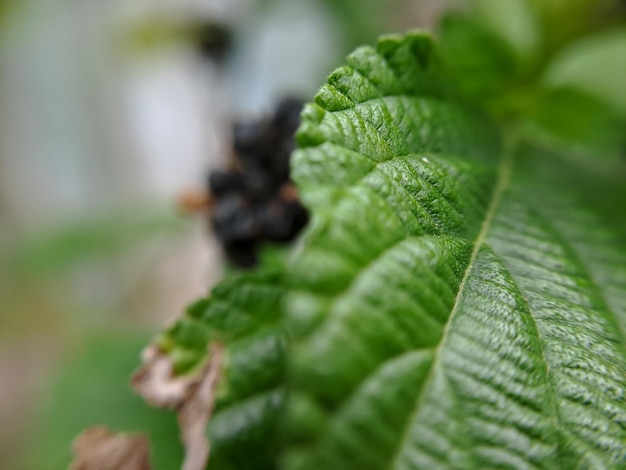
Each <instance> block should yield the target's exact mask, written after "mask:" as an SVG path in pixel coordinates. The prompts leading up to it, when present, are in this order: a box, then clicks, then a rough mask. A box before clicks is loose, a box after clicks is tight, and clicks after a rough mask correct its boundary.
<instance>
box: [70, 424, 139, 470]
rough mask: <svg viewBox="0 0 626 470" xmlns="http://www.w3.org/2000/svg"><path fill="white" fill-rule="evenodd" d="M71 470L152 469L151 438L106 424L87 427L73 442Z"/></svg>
mask: <svg viewBox="0 0 626 470" xmlns="http://www.w3.org/2000/svg"><path fill="white" fill-rule="evenodd" d="M72 450H73V452H74V461H73V462H72V465H71V466H70V470H150V468H151V466H150V454H149V446H148V439H147V438H146V436H144V435H141V434H123V433H114V432H111V431H110V430H109V429H108V428H107V427H106V426H93V427H90V428H87V429H85V430H84V431H83V432H82V433H81V434H80V435H79V436H78V437H77V438H76V439H75V440H74V443H73V445H72Z"/></svg>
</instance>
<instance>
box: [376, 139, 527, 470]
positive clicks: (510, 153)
mask: <svg viewBox="0 0 626 470" xmlns="http://www.w3.org/2000/svg"><path fill="white" fill-rule="evenodd" d="M518 146H519V137H518V133H517V132H516V131H515V130H511V131H509V133H507V134H505V135H504V137H503V147H502V157H501V158H500V164H499V168H498V176H497V179H496V184H495V186H494V189H493V193H492V195H491V198H490V201H489V206H488V207H487V211H486V212H485V217H484V219H483V221H482V224H481V228H480V232H479V233H478V236H477V237H476V240H475V241H474V248H473V250H472V253H471V255H470V259H469V262H468V264H467V268H466V269H465V272H464V273H463V278H462V279H461V283H460V284H459V291H458V292H457V295H456V297H455V299H454V304H453V306H452V310H451V311H450V316H449V317H448V321H447V322H446V324H445V326H444V329H443V332H442V335H441V339H440V341H439V344H438V345H437V346H436V347H435V348H434V350H433V351H434V360H433V363H432V365H431V366H430V369H429V371H428V375H427V376H426V378H425V380H424V382H423V385H422V387H421V389H420V392H419V394H418V396H417V399H416V404H415V406H414V408H413V413H412V414H411V415H410V416H409V418H408V419H407V421H406V424H405V425H404V431H403V435H402V437H401V439H400V441H399V444H398V447H397V449H396V451H395V453H394V455H393V457H392V458H391V460H390V466H389V469H390V470H392V469H394V468H396V464H397V460H398V458H399V456H400V455H401V452H402V449H404V447H405V445H406V441H407V439H408V437H409V432H410V429H411V427H410V426H411V423H412V422H413V420H414V418H415V416H416V415H417V413H419V410H420V409H421V407H422V400H423V399H424V396H425V391H426V390H427V389H428V388H429V387H430V385H431V382H432V380H433V377H434V371H435V370H436V369H437V368H438V367H440V365H441V351H442V349H443V345H444V344H445V342H446V338H447V336H448V333H449V330H450V325H451V324H452V320H453V318H454V315H455V313H456V311H457V309H458V306H459V305H460V303H461V300H462V299H463V293H464V289H465V285H466V283H467V279H468V277H469V274H470V273H471V271H472V268H473V266H474V263H475V262H476V257H477V256H478V252H479V251H480V248H481V247H482V245H483V244H484V242H485V240H486V238H487V234H488V232H489V229H490V227H491V224H492V222H493V219H494V216H495V214H496V211H497V210H498V207H499V206H500V202H501V201H502V196H503V194H504V192H505V191H506V189H507V188H508V186H509V183H510V181H511V174H512V170H513V165H514V163H515V153H516V151H517V149H518Z"/></svg>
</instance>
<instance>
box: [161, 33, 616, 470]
mask: <svg viewBox="0 0 626 470" xmlns="http://www.w3.org/2000/svg"><path fill="white" fill-rule="evenodd" d="M441 68H442V66H441V65H440V62H439V60H438V58H437V52H436V50H434V49H433V43H432V41H431V39H430V38H429V37H428V36H426V35H424V34H422V33H419V32H418V33H410V34H408V35H407V36H403V37H401V36H388V37H385V38H383V39H381V41H380V42H379V43H378V46H377V47H376V48H369V47H365V48H360V49H358V50H357V51H356V52H355V53H353V54H352V55H351V56H350V57H349V58H348V61H347V65H346V67H343V68H340V69H339V70H337V71H336V72H334V73H333V74H332V75H331V76H330V79H329V83H328V84H327V85H325V86H324V87H322V89H321V90H320V92H319V93H318V95H317V96H316V99H315V103H313V104H311V105H308V107H307V108H306V109H305V111H304V113H303V124H302V127H301V129H300V131H299V134H298V142H299V145H300V148H301V149H300V150H298V151H297V152H296V153H295V155H294V161H293V177H294V179H295V181H296V182H297V184H298V187H299V189H300V194H301V197H302V199H303V201H304V203H305V204H306V205H307V206H308V207H309V208H310V209H311V211H312V222H311V224H310V227H309V229H308V231H307V233H306V235H305V236H304V238H303V240H302V242H301V245H300V246H299V247H298V249H297V251H296V253H295V254H294V257H293V259H292V262H291V263H290V264H289V267H288V268H287V269H286V270H285V272H284V273H281V274H279V275H278V276H277V277H276V278H275V279H274V280H273V281H270V282H269V285H271V288H270V289H269V290H268V289H266V288H265V287H263V288H260V290H259V289H256V288H255V289H253V290H250V289H249V288H248V287H247V286H248V284H247V283H246V282H245V281H242V282H241V284H242V287H241V289H242V290H241V291H240V292H238V289H239V287H238V282H239V281H231V283H230V284H229V286H230V287H229V288H228V289H226V291H228V298H229V299H230V300H229V302H231V303H230V307H232V306H233V305H235V303H236V304H237V307H236V308H234V307H233V308H230V307H228V308H227V306H224V309H225V310H223V311H220V312H218V313H219V315H217V314H215V308H216V307H215V304H216V303H219V302H220V296H219V292H222V291H224V292H225V290H224V289H225V288H221V289H222V291H218V296H217V300H209V301H208V304H207V305H205V306H202V305H200V306H198V307H197V308H198V310H197V312H199V313H197V314H195V315H194V314H192V315H189V316H188V317H187V319H183V320H181V323H179V325H182V324H184V323H185V322H189V321H190V320H189V318H191V317H194V318H195V320H194V321H193V322H194V325H195V326H192V327H190V328H189V329H187V331H189V332H192V333H186V335H188V336H193V337H195V338H196V339H194V340H193V341H188V344H192V343H193V344H197V345H200V346H199V347H197V348H196V349H195V351H196V352H195V353H194V354H195V355H193V354H192V356H193V358H194V359H193V360H191V361H189V360H188V359H187V361H188V362H186V364H187V365H188V366H189V364H191V365H193V364H195V363H197V362H198V361H199V360H201V359H202V355H203V351H205V350H206V348H205V345H206V342H207V341H210V340H214V338H215V337H216V336H215V335H217V336H219V338H220V341H226V343H227V344H229V341H232V342H233V344H234V342H241V341H242V338H243V339H245V338H248V337H256V336H257V335H260V334H262V333H263V332H264V331H266V332H267V331H270V333H268V334H270V335H274V334H277V335H278V336H272V337H273V338H274V339H275V340H276V341H279V342H281V343H280V344H281V345H283V346H284V347H282V346H281V349H280V350H279V351H280V352H279V353H277V355H276V356H275V357H276V358H279V359H277V360H275V361H274V362H272V361H269V362H267V361H266V362H265V363H264V364H265V366H264V367H266V369H265V370H266V371H267V370H269V371H270V373H269V376H270V377H271V379H268V378H267V377H268V374H265V375H263V374H260V375H258V371H259V368H258V367H256V368H255V364H258V363H261V362H262V361H263V360H264V359H263V357H264V355H263V354H258V353H254V354H252V353H250V354H248V356H247V357H246V360H245V361H239V362H238V363H237V361H232V362H230V363H228V361H227V364H226V366H225V369H224V374H225V379H224V380H225V383H227V384H228V383H229V377H230V376H237V374H239V373H240V371H242V370H244V371H245V370H246V368H247V369H249V370H251V371H253V372H251V373H250V377H256V376H255V375H254V374H255V373H256V374H257V376H260V377H265V379H264V380H265V382H263V383H264V385H263V387H260V388H261V389H263V390H270V389H274V388H276V389H277V390H280V394H281V395H280V397H281V398H280V400H278V399H277V400H275V401H274V402H273V403H276V404H277V405H276V406H277V407H279V408H281V409H283V412H284V414H280V413H265V412H256V414H255V413H252V414H251V413H250V412H247V414H246V413H245V412H239V414H237V413H238V411H237V409H236V408H237V407H238V406H240V404H239V403H240V400H242V399H244V397H245V398H249V396H250V394H251V393H252V392H253V391H254V390H255V388H254V386H250V387H249V388H247V389H245V387H244V389H245V390H247V391H246V392H245V393H244V392H241V394H240V395H237V392H236V389H237V387H233V388H232V389H231V390H230V391H225V392H224V393H225V395H224V396H225V397H227V396H228V394H229V393H232V394H233V395H232V397H233V398H232V400H230V399H228V398H224V403H226V404H227V405H225V410H226V409H228V407H230V410H231V412H232V413H234V414H231V415H230V417H229V420H228V422H229V423H231V425H232V426H234V425H233V424H232V423H237V424H238V425H240V426H239V428H238V429H237V435H238V436H239V437H240V442H239V447H238V452H239V455H238V458H239V459H240V460H239V461H238V463H237V464H236V465H235V464H234V463H233V462H234V460H232V459H231V457H229V456H228V455H226V456H225V457H222V456H220V455H219V454H218V456H217V458H216V460H212V462H211V464H210V465H209V467H210V468H261V467H262V466H263V465H265V466H269V467H270V468H271V467H272V466H281V467H282V468H287V469H317V468H330V469H342V470H343V469H360V470H361V469H372V470H374V469H394V470H404V469H436V468H458V469H471V468H476V469H483V468H520V469H522V468H589V469H599V468H624V467H625V466H626V397H625V393H626V340H625V337H626V336H625V331H626V243H625V241H626V238H625V236H624V233H625V232H624V224H623V212H622V210H623V208H624V201H626V191H625V187H624V180H623V179H621V178H622V176H620V175H616V176H615V177H614V178H613V179H610V178H607V177H606V176H600V175H601V174H602V172H601V171H599V172H598V174H597V175H596V174H595V173H594V172H591V171H589V170H585V171H582V170H581V169H580V168H578V167H576V163H573V162H572V161H570V160H567V159H561V158H559V157H557V156H555V155H552V154H550V153H548V152H547V151H543V150H541V149H539V148H537V147H535V146H534V145H533V142H527V141H524V140H523V139H522V138H520V137H519V136H518V134H517V132H516V130H515V125H510V126H505V127H504V129H502V128H496V127H495V126H493V125H492V124H491V123H490V122H489V121H488V120H487V119H486V118H485V117H483V116H482V115H481V114H480V113H478V112H476V111H474V110H473V109H471V108H470V107H469V106H467V105H465V104H463V103H461V102H460V101H459V100H458V99H456V98H455V96H454V92H453V91H451V90H453V87H451V86H450V80H448V79H446V78H445V75H444V72H442V71H441ZM452 78H453V77H452ZM602 164H603V162H602V161H599V162H598V165H602ZM257 287H258V285H257ZM229 289H230V290H229ZM254 292H256V293H257V294H258V293H259V292H261V294H260V295H259V296H258V297H256V295H257V294H254ZM268 299H270V300H271V301H270V303H268ZM202 312H205V313H202ZM206 312H208V313H206ZM211 312H213V313H211ZM255 318H256V319H257V320H254V319H255ZM246 319H247V320H246ZM268 319H271V321H269V320H268ZM246 321H247V323H246ZM268 321H269V322H270V323H271V324H272V325H274V326H273V327H272V328H274V327H276V328H278V330H274V329H272V328H270V329H269V330H268V326H267V325H268ZM224 325H226V326H224ZM233 325H235V326H233ZM241 325H243V326H241ZM276 325H278V326H276ZM183 330H184V328H183V327H181V326H177V327H174V329H173V330H171V331H170V332H169V333H167V334H166V335H165V337H164V338H165V339H164V344H170V346H171V351H175V350H177V348H178V347H179V345H180V344H181V343H182V342H183V340H182V338H183V336H185V335H183V334H182V333H181V332H182V331H183ZM222 330H223V331H225V332H226V333H224V332H223V331H222ZM198 331H201V332H203V333H201V334H199V336H194V335H196V332H198ZM276 331H280V333H274V332H276ZM283 331H284V332H285V333H283ZM216 332H217V333H216ZM229 335H230V336H229ZM229 338H230V339H229ZM283 341H284V343H283ZM191 349H193V348H191ZM173 357H174V359H175V360H176V358H177V356H176V355H175V354H173ZM178 357H187V358H189V357H190V356H189V355H187V356H185V355H184V354H183V355H182V356H180V355H179V356H178ZM282 360H286V361H287V368H286V372H284V371H283V369H280V368H281V367H282V364H283V363H282V362H281V361H282ZM194 361H195V362H194ZM181 364H182V366H181V367H183V366H184V364H185V361H184V360H180V361H179V365H181ZM235 364H238V365H237V366H235ZM277 370H278V371H279V372H276V371H277ZM254 371H256V372H254ZM271 371H274V372H276V373H274V372H271ZM283 372H284V373H283ZM272 374H273V375H272ZM259 380H260V381H261V382H262V380H261V379H259ZM241 383H246V381H245V380H243V382H241ZM284 393H288V395H284ZM285 396H288V397H289V398H288V399H287V400H286V401H285V402H284V403H286V404H285V405H283V404H282V403H283V399H284V398H285ZM244 401H245V400H244ZM226 412H227V411H221V409H220V406H219V404H218V408H217V414H216V416H215V418H214V419H215V421H216V422H217V423H218V424H219V423H221V422H222V421H225V420H224V419H222V418H220V416H224V414H223V413H226ZM250 416H255V417H257V418H259V419H260V420H265V421H266V422H267V423H270V424H271V425H272V426H278V427H280V428H281V429H282V430H283V431H282V433H278V432H277V433H274V432H272V433H268V434H267V435H265V436H262V438H263V437H265V444H263V443H262V442H261V441H262V438H261V441H259V440H256V441H255V444H254V445H255V446H256V447H252V448H251V449H256V448H258V447H259V446H260V447H261V448H263V449H265V450H267V451H268V452H271V455H272V457H268V458H267V459H265V458H264V459H262V462H263V463H262V464H261V463H259V465H258V466H257V465H256V464H255V461H256V460H255V459H256V456H255V455H254V453H253V452H250V453H249V454H248V460H246V459H245V458H244V457H242V456H243V455H244V454H246V452H248V451H247V450H246V449H247V448H246V440H245V436H247V435H250V433H251V431H249V430H250V429H252V428H247V427H246V426H247V423H248V421H246V419H245V418H246V417H250ZM221 419H222V420H221ZM257 421H258V420H257ZM250 422H252V421H250ZM256 423H257V424H255V425H258V422H256ZM272 429H274V428H272ZM209 433H210V435H212V436H213V437H214V440H215V442H216V445H217V447H218V448H219V445H220V444H219V442H220V441H219V440H220V434H219V433H216V432H214V431H213V432H212V431H211V430H210V431H209ZM226 434H227V433H226ZM252 434H253V433H252ZM242 436H244V437H242ZM259 442H261V443H260V444H259ZM229 459H231V460H229ZM241 459H243V460H241ZM272 459H273V460H272ZM243 461H245V462H247V463H242V462H243ZM229 462H230V463H229ZM228 465H235V466H234V467H228ZM263 468H265V467H263Z"/></svg>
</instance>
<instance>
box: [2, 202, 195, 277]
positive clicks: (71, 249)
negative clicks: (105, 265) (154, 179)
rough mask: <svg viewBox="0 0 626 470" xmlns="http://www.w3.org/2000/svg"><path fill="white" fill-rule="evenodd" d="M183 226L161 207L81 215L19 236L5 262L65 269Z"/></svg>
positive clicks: (36, 271)
mask: <svg viewBox="0 0 626 470" xmlns="http://www.w3.org/2000/svg"><path fill="white" fill-rule="evenodd" d="M185 226H186V224H185V223H184V221H182V220H181V219H179V218H177V217H176V216H175V215H174V214H173V213H171V212H167V211H164V210H150V209H146V210H136V211H132V212H127V213H114V214H110V215H101V216H92V217H83V218H78V219H74V220H71V221H68V222H65V223H63V224H61V225H60V226H58V227H56V228H52V229H49V230H43V231H40V232H36V233H27V234H25V235H23V236H22V237H20V239H19V240H18V241H17V242H16V243H15V246H14V247H13V250H12V254H11V256H10V257H9V260H8V263H9V265H10V266H12V268H13V270H14V272H15V273H16V274H17V275H22V276H30V275H43V274H53V273H55V272H67V271H68V270H70V269H72V268H74V267H76V266H78V265H80V264H81V263H83V262H86V261H91V260H94V259H102V258H105V257H108V256H111V255H113V254H123V253H124V252H126V251H128V250H130V249H132V248H133V247H135V246H137V245H138V244H142V243H144V242H145V241H146V240H149V239H154V238H155V236H165V237H167V236H172V235H174V234H176V233H180V231H181V230H182V229H183V228H184V227H185Z"/></svg>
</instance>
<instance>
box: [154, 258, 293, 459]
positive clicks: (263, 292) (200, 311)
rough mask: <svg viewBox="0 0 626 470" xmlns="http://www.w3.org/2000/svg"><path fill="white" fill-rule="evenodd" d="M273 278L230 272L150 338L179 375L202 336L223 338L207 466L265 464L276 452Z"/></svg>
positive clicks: (279, 369) (281, 360)
mask: <svg viewBox="0 0 626 470" xmlns="http://www.w3.org/2000/svg"><path fill="white" fill-rule="evenodd" d="M281 277H282V276H281V275H280V274H279V273H277V272H275V271H271V270H264V271H261V272H258V273H252V274H240V275H238V276H233V277H231V278H230V279H228V280H226V281H224V282H222V283H221V284H220V285H219V286H218V287H216V288H215V289H214V291H213V292H212V293H211V296H210V297H209V298H208V299H203V300H200V301H198V302H196V303H195V304H193V305H192V306H190V307H189V308H188V310H187V313H186V315H185V316H184V317H183V318H181V319H180V320H179V321H178V322H177V323H175V324H174V325H173V326H172V327H171V328H170V329H169V330H167V331H166V332H165V333H163V334H162V335H161V337H160V338H158V339H157V342H158V344H159V346H160V348H161V350H163V351H164V352H167V353H168V354H169V355H170V357H171V358H172V360H173V362H174V367H175V369H176V370H177V371H178V372H179V373H193V372H194V371H195V370H198V368H199V366H201V365H202V364H203V361H204V360H206V359H207V354H206V352H207V344H208V343H209V342H219V343H222V344H225V351H224V364H225V365H224V367H223V370H222V378H221V382H220V385H219V388H218V390H217V393H216V403H215V412H214V414H213V416H212V418H211V421H210V423H209V427H208V430H207V432H208V436H209V439H210V440H211V468H215V469H225V470H226V469H233V470H234V469H237V470H240V469H248V468H254V469H265V468H271V466H272V462H273V461H274V460H275V458H276V454H277V447H278V443H279V428H278V424H279V421H278V417H279V414H280V412H281V410H282V409H283V404H284V402H285V387H284V380H285V347H286V345H285V337H284V333H283V331H282V325H281V317H282V301H283V297H284V288H283V287H282V282H281Z"/></svg>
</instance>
